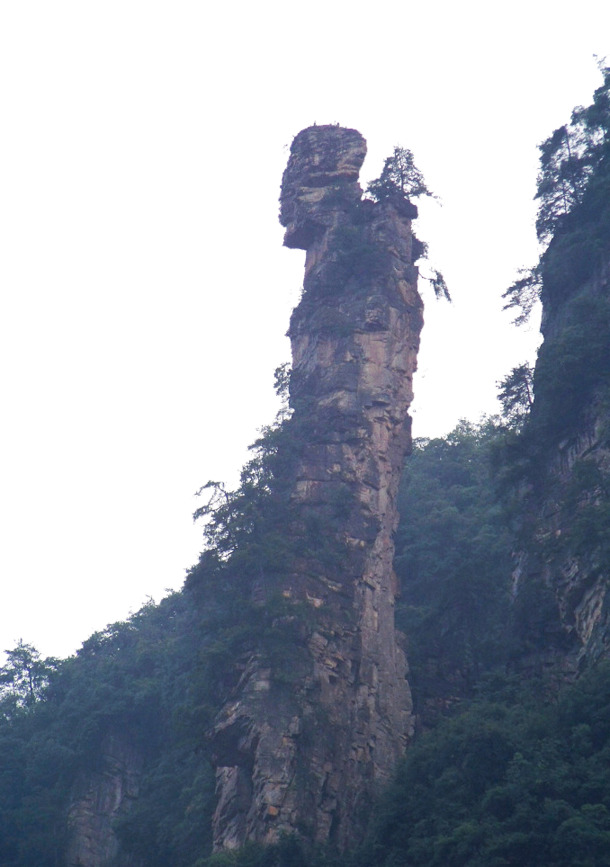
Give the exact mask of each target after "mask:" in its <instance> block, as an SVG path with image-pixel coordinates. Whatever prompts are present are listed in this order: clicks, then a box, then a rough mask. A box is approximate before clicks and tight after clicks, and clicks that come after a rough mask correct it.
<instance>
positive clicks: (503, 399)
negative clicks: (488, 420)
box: [498, 362, 534, 429]
mask: <svg viewBox="0 0 610 867" xmlns="http://www.w3.org/2000/svg"><path fill="white" fill-rule="evenodd" d="M498 387H499V391H498V399H499V401H500V403H501V404H502V410H503V412H502V417H503V419H504V420H505V422H506V423H507V424H508V426H509V427H511V428H513V429H514V428H521V427H522V426H523V424H524V423H525V422H526V420H527V419H528V418H529V415H530V412H531V410H532V406H533V404H534V371H533V369H532V368H531V367H530V365H529V364H528V363H527V362H524V363H523V364H519V365H518V366H517V367H513V369H512V370H511V372H510V373H509V374H508V376H506V377H505V378H504V379H503V380H502V381H501V382H499V383H498Z"/></svg>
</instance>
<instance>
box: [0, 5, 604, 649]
mask: <svg viewBox="0 0 610 867" xmlns="http://www.w3.org/2000/svg"><path fill="white" fill-rule="evenodd" d="M210 10H211V11H210ZM609 25H610V4H608V3H607V2H606V0H594V2H591V0H581V2H579V3H578V4H577V5H576V6H575V5H573V4H570V5H569V6H568V5H567V4H562V3H560V2H557V0H555V2H552V3H551V2H546V0H529V2H512V3H506V4H499V3H490V2H488V0H487V2H474V0H470V2H468V0H466V2H461V3H456V2H450V0H445V2H443V0H437V2H434V0H427V2H418V3H409V2H389V0H377V2H376V3H374V4H363V5H362V6H361V7H359V6H358V5H357V4H355V3H354V2H347V0H334V2H333V0H326V2H320V0H312V2H308V3H299V4H290V3H286V2H281V3H280V2H270V0H262V2H259V3H252V2H246V0H242V2H233V3H229V2H227V3H224V4H219V3H216V4H213V5H212V4H209V3H205V2H204V0H199V2H192V0H191V2H189V0H172V2H168V0H165V2H155V0H147V2H143V0H142V2H141V0H104V2H98V0H74V2H66V0H54V2H49V0H27V2H25V0H24V2H19V3H11V2H8V0H5V2H1V0H0V118H1V122H2V134H1V137H0V232H1V235H0V238H1V240H0V245H1V250H0V293H1V313H0V317H1V318H0V364H1V383H0V407H1V413H2V423H1V428H0V533H1V538H0V580H1V582H2V588H1V591H0V649H1V648H6V647H12V646H13V645H14V643H15V642H16V640H17V639H18V638H20V637H22V638H23V639H24V640H25V641H28V642H31V643H34V644H35V645H37V646H38V647H39V648H40V650H41V651H42V652H43V654H45V655H46V654H53V655H61V656H63V655H67V654H69V653H71V652H73V651H74V650H75V649H76V648H77V647H78V646H79V645H80V643H81V642H82V641H83V640H84V639H85V638H87V637H88V635H90V634H91V633H92V632H93V631H94V630H97V629H101V628H103V627H104V626H105V625H106V624H107V623H108V622H111V621H114V620H119V619H123V618H124V617H126V616H127V614H128V613H129V611H130V610H132V611H133V610H136V609H137V608H139V607H140V605H141V604H142V603H143V602H144V601H145V599H146V597H147V596H152V597H153V598H154V599H155V600H158V599H159V598H161V596H162V595H164V589H165V588H170V587H171V588H178V587H180V585H181V584H182V581H183V578H184V573H185V569H186V568H187V567H188V566H189V565H191V564H192V563H194V562H195V560H196V558H197V555H198V553H199V550H200V547H201V544H200V539H201V535H200V530H199V529H198V528H197V527H194V526H193V524H192V521H191V513H192V512H193V510H194V509H195V508H196V506H197V503H196V500H195V499H194V496H193V494H194V492H195V490H196V489H197V488H198V487H200V486H201V485H202V484H203V483H204V482H205V481H207V480H208V479H210V478H213V479H224V480H228V481H229V482H234V481H235V480H236V478H237V474H238V470H239V468H240V466H241V464H242V463H243V461H244V459H245V456H246V446H247V444H248V443H250V442H251V441H252V440H253V439H254V438H255V436H256V430H257V428H258V427H260V426H261V425H262V424H265V423H267V422H269V421H271V419H272V417H273V415H274V413H275V409H276V405H275V397H274V395H273V388H272V384H273V370H274V368H275V367H276V366H277V365H278V364H281V363H282V362H284V361H286V360H288V358H289V346H288V341H287V339H286V338H285V337H284V334H285V331H286V328H287V326H288V319H289V315H290V311H291V309H292V307H293V306H294V305H295V304H296V303H297V302H298V298H299V289H300V286H301V278H302V268H303V256H304V254H303V253H302V252H300V251H289V250H285V249H283V248H282V246H281V241H282V229H281V227H280V226H279V224H278V222H277V210H278V207H277V198H278V194H279V184H280V180H281V175H282V171H283V169H284V166H285V163H286V159H287V148H288V146H289V144H290V142H291V140H292V138H293V137H294V135H295V134H296V133H297V132H298V131H299V130H300V129H302V128H303V127H305V126H309V125H310V124H312V123H314V122H317V123H333V122H340V123H341V124H342V125H345V126H353V127H356V128H357V129H359V130H360V131H361V132H362V133H363V135H364V136H365V137H366V138H367V140H368V143H369V156H368V157H367V161H366V163H365V167H364V172H363V180H365V181H366V180H368V179H370V178H372V177H375V176H376V175H378V174H379V172H380V170H381V167H382V164H383V159H384V158H385V156H387V155H388V154H389V153H390V152H391V150H392V148H393V146H394V145H395V144H400V145H402V146H404V147H408V148H410V149H411V150H412V151H413V152H414V154H415V157H416V161H417V163H418V165H419V166H420V167H421V168H422V170H423V171H424V174H425V176H426V180H427V182H428V185H429V186H430V187H431V188H432V189H433V190H434V191H435V192H437V193H438V194H439V195H440V196H441V198H442V200H443V207H442V208H439V207H438V206H437V205H435V204H433V203H431V202H430V203H428V204H425V205H424V206H422V209H421V210H422V218H421V220H420V221H419V225H418V226H417V227H416V228H417V231H418V234H419V236H420V237H421V238H422V239H424V240H427V241H428V242H429V244H430V250H431V254H432V257H433V259H434V263H435V264H436V266H437V267H439V268H440V269H441V270H442V271H443V272H444V274H445V277H446V278H447V281H448V283H449V288H450V290H451V293H452V295H453V298H454V304H453V305H451V306H449V305H444V304H440V303H436V302H435V301H434V300H433V298H432V297H431V293H430V291H428V289H427V288H426V286H425V285H422V292H423V294H424V299H425V303H426V325H425V329H424V333H423V339H422V350H421V356H420V373H419V375H418V377H417V381H416V393H417V397H416V405H415V407H414V433H415V435H416V436H426V435H436V434H441V433H444V432H446V431H448V430H449V429H451V427H453V425H454V424H455V422H456V421H457V420H458V419H459V418H460V417H469V418H472V419H476V418H478V416H479V415H480V414H481V413H482V412H493V411H494V408H495V406H494V394H495V382H496V381H497V380H498V379H500V378H501V377H502V376H504V375H505V374H506V373H507V372H508V371H509V370H510V368H511V367H512V366H514V365H515V364H517V363H519V362H521V361H522V360H523V359H524V358H525V357H528V356H529V357H530V358H531V357H533V353H534V351H535V346H536V342H537V335H536V331H535V328H534V329H532V330H530V332H524V333H522V332H519V331H516V330H515V329H514V328H513V327H511V326H510V324H509V323H510V317H509V316H508V315H507V314H503V313H502V312H501V306H502V302H501V293H502V291H503V290H504V288H505V287H506V286H507V285H508V284H509V283H510V282H512V280H513V278H514V276H515V272H516V270H517V268H519V267H521V266H524V265H528V264H531V263H532V262H533V261H534V260H535V257H536V249H537V247H536V240H535V233H534V229H533V222H534V214H535V208H534V203H533V202H532V196H533V193H534V190H535V179H536V171H537V152H536V146H537V144H538V143H539V142H540V141H541V140H543V139H544V138H546V136H547V135H549V134H550V132H552V130H553V129H554V128H555V127H556V126H558V125H560V124H561V123H563V122H564V121H565V120H567V119H568V117H569V114H570V111H571V109H572V108H573V107H574V106H575V105H576V104H579V103H587V102H589V101H590V98H591V95H592V92H593V90H594V88H595V87H596V86H598V84H599V83H600V76H599V73H598V71H597V68H596V66H595V61H594V59H593V54H594V53H596V54H598V55H600V56H602V57H603V56H604V55H606V54H607V53H610V47H609V43H610V37H609V36H608V34H610V26H609Z"/></svg>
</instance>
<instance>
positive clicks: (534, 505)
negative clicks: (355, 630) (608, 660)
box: [515, 258, 610, 677]
mask: <svg viewBox="0 0 610 867" xmlns="http://www.w3.org/2000/svg"><path fill="white" fill-rule="evenodd" d="M545 300H546V303H544V314H543V321H542V332H543V336H544V343H543V345H542V347H541V350H540V354H539V361H538V365H537V368H536V377H535V388H536V400H535V404H534V410H533V412H532V424H533V430H534V431H536V430H541V431H543V434H544V435H543V436H542V437H541V439H542V443H541V444H540V443H538V446H539V454H540V459H539V462H538V463H539V466H538V468H537V469H538V475H537V478H536V479H535V482H534V485H533V487H532V491H531V493H530V497H529V505H528V503H527V502H526V503H525V508H524V510H523V514H524V522H525V524H526V525H527V524H528V523H529V531H528V533H526V536H528V535H529V539H530V543H529V546H528V550H527V552H525V553H523V554H522V555H521V557H520V562H519V568H518V570H517V573H516V583H515V587H516V591H517V596H518V595H519V594H524V593H527V592H528V591H529V590H530V589H531V587H532V586H535V585H536V584H538V586H539V587H541V588H543V589H544V590H546V591H548V592H549V593H550V595H551V597H552V600H553V605H554V608H555V614H556V617H555V620H554V621H553V620H552V619H551V621H549V624H548V625H549V626H550V634H547V635H545V636H543V637H542V639H543V640H542V641H541V646H540V651H539V652H538V653H537V654H535V656H536V657H537V658H538V662H540V661H541V660H542V665H539V668H540V667H541V668H542V669H544V668H547V669H550V670H551V671H553V670H555V671H557V670H559V671H560V672H562V674H563V676H568V677H573V676H576V675H577V674H578V672H579V671H580V670H581V669H582V668H583V667H586V666H587V665H589V664H590V663H592V662H594V661H596V660H598V659H599V658H601V657H607V656H608V655H609V654H610V596H609V593H608V591H609V584H610V258H608V259H606V262H605V264H604V265H603V266H602V267H601V268H599V269H598V271H597V273H596V274H595V275H594V277H593V278H592V279H590V280H588V281H587V282H586V283H584V284H583V285H580V286H574V287H573V288H572V290H571V292H570V293H569V294H566V295H565V296H563V297H561V298H559V299H550V298H547V299H545V296H544V294H543V302H545ZM551 302H552V303H551ZM557 416H559V423H558V425H557V431H558V433H557V435H556V437H555V439H556V441H555V442H553V443H552V445H551V446H550V447H548V448H547V447H546V445H545V442H546V440H547V438H548V433H547V431H548V430H549V428H550V429H551V432H553V431H552V426H553V424H555V423H556V421H555V420H556V418H557ZM541 417H542V421H543V422H544V424H542V423H541V421H540V419H541ZM536 425H537V426H538V427H537V428H536V427H535V426H536Z"/></svg>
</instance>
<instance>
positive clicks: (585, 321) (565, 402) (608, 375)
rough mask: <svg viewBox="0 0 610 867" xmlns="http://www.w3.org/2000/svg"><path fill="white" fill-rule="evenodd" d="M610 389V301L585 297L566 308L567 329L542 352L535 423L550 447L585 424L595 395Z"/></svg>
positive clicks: (586, 294) (549, 340)
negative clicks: (585, 412)
mask: <svg viewBox="0 0 610 867" xmlns="http://www.w3.org/2000/svg"><path fill="white" fill-rule="evenodd" d="M609 388H610V301H609V300H608V299H607V298H604V297H603V296H600V295H594V294H592V293H589V292H586V291H585V292H581V293H580V294H579V295H577V296H575V297H574V298H572V299H570V301H569V302H567V303H566V305H565V310H564V315H563V327H561V328H560V329H558V330H557V331H556V333H554V334H553V335H551V336H549V337H548V338H547V339H546V340H545V341H544V343H543V344H542V346H541V347H540V351H539V353H538V361H537V363H536V371H535V389H536V401H535V404H534V408H533V412H532V418H531V424H532V428H533V432H534V433H535V435H536V436H537V438H538V439H539V440H541V441H542V442H543V443H544V444H545V445H546V446H549V445H554V444H555V443H557V442H558V441H560V440H562V439H565V438H566V437H569V436H570V435H572V434H573V433H574V431H575V430H576V429H578V428H579V426H581V425H582V421H583V412H584V411H585V409H586V407H587V406H588V404H589V403H590V401H591V399H592V398H593V396H594V394H595V393H596V392H600V391H607V390H608V389H609Z"/></svg>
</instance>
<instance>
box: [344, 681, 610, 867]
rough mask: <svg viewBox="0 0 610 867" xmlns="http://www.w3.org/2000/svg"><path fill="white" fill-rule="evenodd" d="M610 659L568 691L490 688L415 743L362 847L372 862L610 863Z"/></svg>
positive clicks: (364, 858) (554, 866)
mask: <svg viewBox="0 0 610 867" xmlns="http://www.w3.org/2000/svg"><path fill="white" fill-rule="evenodd" d="M609 696H610V670H609V668H608V666H607V665H604V666H601V667H600V668H599V669H598V670H595V671H592V672H591V673H590V674H589V675H588V676H587V677H584V678H583V679H582V680H581V681H579V682H578V684H576V685H575V686H573V687H569V688H566V689H565V690H564V692H563V694H562V695H561V696H560V698H559V701H550V700H549V699H545V698H544V697H541V695H540V694H538V696H536V694H535V692H534V690H533V689H530V690H522V691H521V692H520V693H518V694H517V695H514V694H510V693H509V694H508V696H502V694H501V693H500V694H496V695H495V696H494V697H493V698H481V699H479V700H477V701H476V702H474V703H473V704H472V705H471V706H470V707H469V708H468V709H467V710H466V711H465V712H463V713H462V714H460V715H459V716H457V717H456V718H454V719H451V720H447V721H445V722H444V723H442V724H441V725H439V726H438V727H437V729H435V731H433V732H431V733H429V734H427V735H424V736H423V737H421V738H420V740H419V741H418V742H417V743H416V744H415V745H414V746H413V747H412V748H411V749H410V750H409V752H408V754H407V758H406V760H405V763H404V765H403V767H402V768H401V769H400V771H399V773H398V775H397V778H396V781H395V782H394V783H393V785H392V786H391V787H390V788H389V790H388V791H387V792H386V793H385V795H384V796H383V798H382V799H381V802H380V804H379V806H378V809H377V812H376V816H375V819H374V822H373V825H372V828H371V832H370V835H369V840H368V842H367V844H366V846H365V847H364V849H363V851H362V852H361V853H359V855H358V857H357V858H356V863H357V864H360V865H362V867H364V865H367V867H390V865H392V867H394V865H398V864H405V865H409V867H445V865H453V867H466V865H468V867H490V865H498V867H500V865H509V864H518V865H519V867H539V865H541V864H544V865H545V867H571V865H575V864H579V865H589V867H594V865H595V867H598V865H607V864H610V854H609V852H610V849H609V844H610V770H609V768H610V764H609V762H608V759H609V758H610V713H609V706H608V702H609V698H608V697H609Z"/></svg>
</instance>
